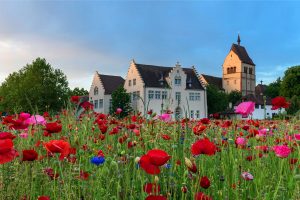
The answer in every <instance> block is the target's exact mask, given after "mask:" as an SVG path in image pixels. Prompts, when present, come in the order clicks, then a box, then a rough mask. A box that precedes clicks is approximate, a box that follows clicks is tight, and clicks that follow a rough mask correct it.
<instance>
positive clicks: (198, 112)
mask: <svg viewBox="0 0 300 200" xmlns="http://www.w3.org/2000/svg"><path fill="white" fill-rule="evenodd" d="M196 118H200V110H197V111H196Z"/></svg>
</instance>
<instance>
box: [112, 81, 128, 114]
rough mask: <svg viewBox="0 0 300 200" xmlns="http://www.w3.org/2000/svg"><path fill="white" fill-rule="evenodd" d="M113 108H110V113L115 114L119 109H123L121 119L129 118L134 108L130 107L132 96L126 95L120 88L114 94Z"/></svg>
mask: <svg viewBox="0 0 300 200" xmlns="http://www.w3.org/2000/svg"><path fill="white" fill-rule="evenodd" d="M111 98H112V106H111V108H110V113H111V114H114V113H115V112H116V110H117V109H118V108H121V109H122V112H121V113H120V114H119V117H121V118H123V117H125V116H127V115H128V114H129V113H130V112H131V111H132V108H131V106H130V95H129V94H128V93H126V90H125V89H124V88H123V87H122V86H119V87H118V88H117V89H116V90H115V91H114V92H113V93H112V94H111Z"/></svg>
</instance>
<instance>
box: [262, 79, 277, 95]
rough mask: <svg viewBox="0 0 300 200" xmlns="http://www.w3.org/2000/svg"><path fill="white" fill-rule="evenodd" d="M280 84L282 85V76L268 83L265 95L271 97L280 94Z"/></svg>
mask: <svg viewBox="0 0 300 200" xmlns="http://www.w3.org/2000/svg"><path fill="white" fill-rule="evenodd" d="M280 86H281V79H280V77H278V78H277V80H276V81H274V82H273V83H270V84H269V85H267V88H266V91H265V95H266V96H268V97H271V98H275V97H277V96H279V95H280Z"/></svg>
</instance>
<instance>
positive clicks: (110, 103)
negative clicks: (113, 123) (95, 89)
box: [109, 99, 112, 110]
mask: <svg viewBox="0 0 300 200" xmlns="http://www.w3.org/2000/svg"><path fill="white" fill-rule="evenodd" d="M111 107H112V99H109V110H110V109H111Z"/></svg>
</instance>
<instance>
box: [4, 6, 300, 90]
mask: <svg viewBox="0 0 300 200" xmlns="http://www.w3.org/2000/svg"><path fill="white" fill-rule="evenodd" d="M299 9H300V2H296V1H282V2H281V1H265V2H263V1H113V2H109V1H0V27H1V28H0V83H1V82H2V81H3V80H4V79H5V77H6V76H7V75H8V74H9V73H11V72H13V71H16V70H18V69H20V68H22V67H23V66H25V65H26V64H27V63H31V62H32V60H34V59H35V58H37V57H43V58H46V59H47V61H48V62H49V63H50V64H51V65H52V66H53V67H54V68H60V69H62V70H63V71H64V72H65V74H66V75H67V76H68V80H69V84H70V86H71V87H72V88H73V87H84V88H86V89H89V87H90V84H91V81H92V77H93V74H94V72H95V71H96V70H97V71H99V72H100V73H103V74H114V75H121V76H123V77H124V78H125V76H126V73H127V70H128V67H129V63H130V60H131V59H135V61H136V62H137V63H143V64H154V65H161V66H174V65H175V64H176V62H177V61H179V62H180V63H181V65H182V66H183V67H190V66H193V65H194V66H195V67H196V69H197V71H198V73H204V74H209V75H214V76H221V75H222V71H221V65H222V64H223V61H224V58H225V56H226V55H227V53H228V52H229V50H230V47H231V44H232V43H233V42H236V39H237V34H238V33H240V35H241V40H242V42H241V45H243V46H245V47H246V49H247V51H248V53H249V55H250V57H251V58H252V59H253V61H254V63H255V64H256V75H257V82H259V81H260V80H263V81H264V83H270V82H272V81H275V80H276V78H277V77H279V76H282V75H283V72H284V71H285V69H287V67H289V66H293V65H299V64H300V56H299V55H300V12H299Z"/></svg>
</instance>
